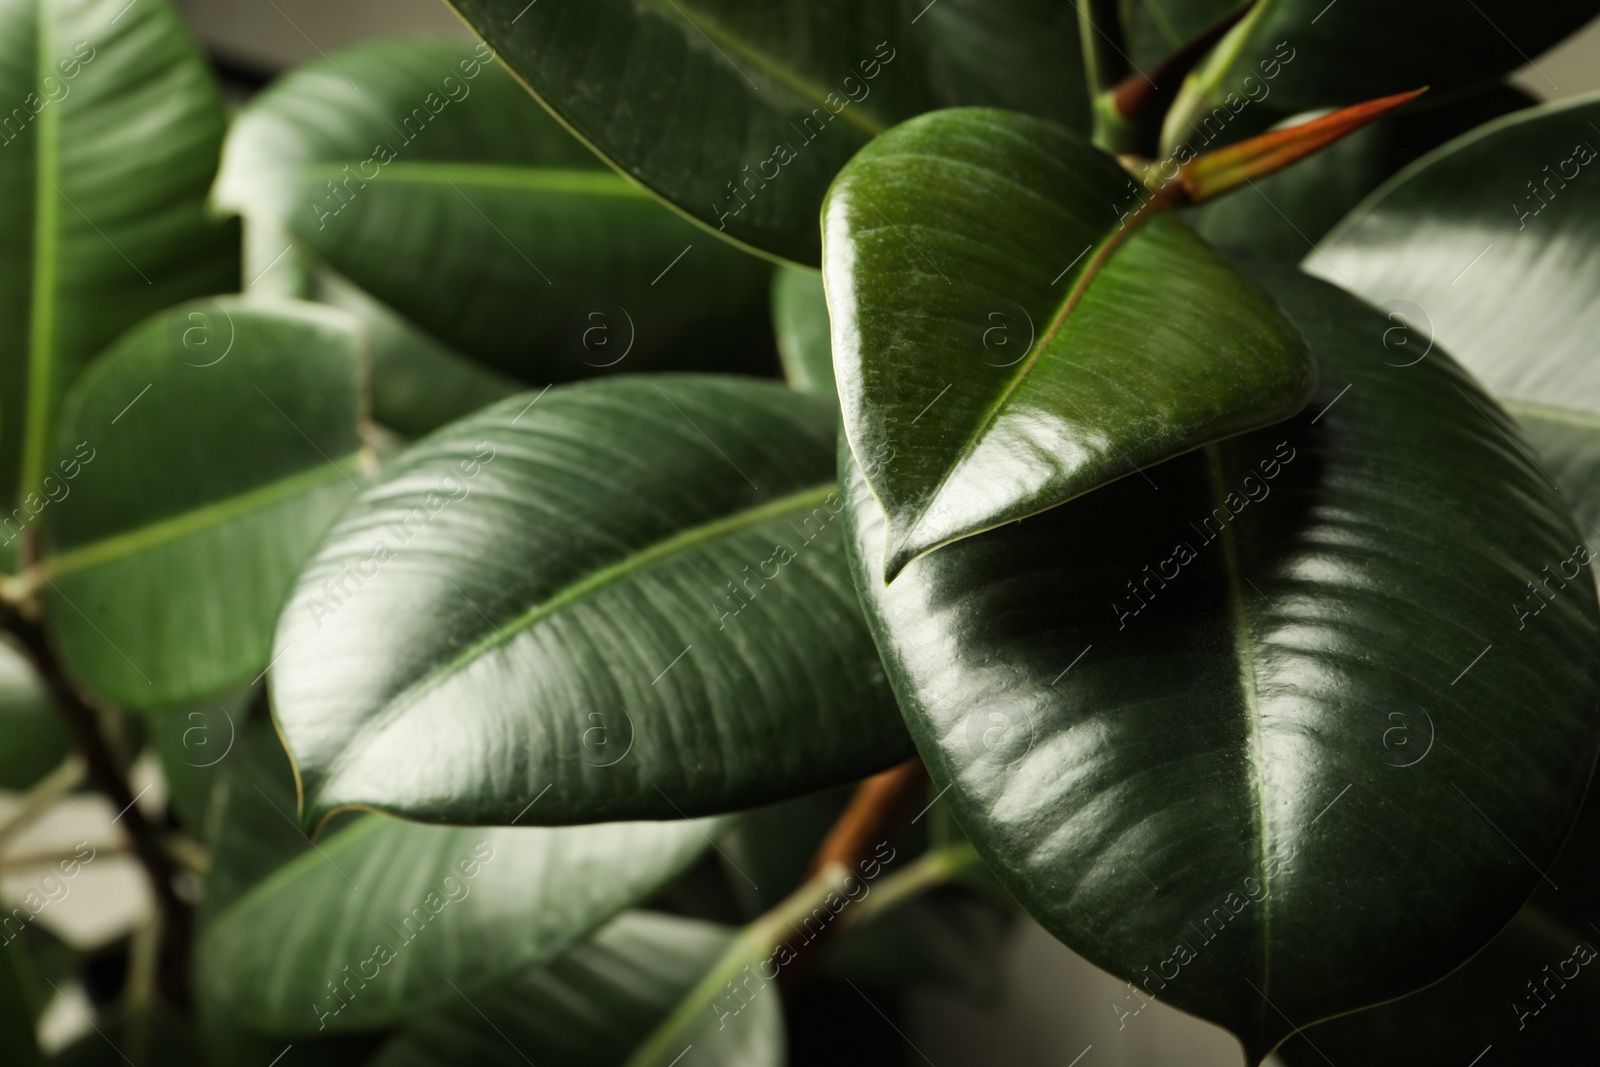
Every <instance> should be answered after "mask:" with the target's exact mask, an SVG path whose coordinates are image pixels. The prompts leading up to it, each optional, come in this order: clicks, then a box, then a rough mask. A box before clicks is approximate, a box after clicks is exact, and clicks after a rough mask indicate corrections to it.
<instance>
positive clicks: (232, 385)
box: [18, 298, 364, 709]
mask: <svg viewBox="0 0 1600 1067" xmlns="http://www.w3.org/2000/svg"><path fill="white" fill-rule="evenodd" d="M363 374H364V369H363V366H362V359H361V351H360V342H359V338H358V336H357V334H356V332H355V324H354V322H353V321H352V320H350V319H349V318H348V317H347V316H345V315H344V314H342V313H340V312H337V311H334V310H332V309H330V308H325V307H320V306H318V305H315V304H293V303H288V302H282V303H278V302H272V303H267V302H248V303H247V302H244V301H241V300H239V299H236V298H224V299H221V300H212V301H205V302H202V303H198V304H188V305H183V306H181V307H178V308H175V309H173V310H172V311H169V312H166V313H164V314H162V315H158V316H156V317H155V318H153V319H150V320H149V321H147V322H145V323H143V324H142V325H140V326H139V327H137V328H136V329H134V330H133V331H131V332H130V333H129V334H127V335H126V336H125V337H123V338H122V339H121V340H120V341H119V342H118V343H117V344H116V345H114V346H113V347H112V348H111V349H110V350H108V351H107V352H106V353H105V354H104V355H103V356H102V357H101V358H100V359H99V360H97V361H96V362H95V363H94V365H93V366H92V367H91V368H90V369H89V370H88V371H87V372H85V374H84V375H83V377H82V378H81V379H80V380H79V382H78V384H77V385H76V386H75V387H74V389H73V392H72V394H71V395H70V396H69V398H68V401H67V404H66V406H65V409H64V411H63V413H62V419H61V431H60V432H61V436H60V445H59V448H58V450H57V452H56V454H55V455H54V456H52V465H51V467H50V469H49V472H48V474H47V476H46V477H45V479H44V481H43V485H42V488H43V492H44V495H43V496H42V497H38V498H30V500H32V501H33V502H34V503H36V504H37V505H38V508H39V513H40V516H41V521H42V523H43V525H44V528H45V535H44V539H43V543H42V546H41V555H40V559H39V561H38V563H36V564H35V565H34V566H33V567H31V568H29V570H28V571H26V572H24V573H23V574H22V575H21V576H19V579H18V581H19V582H20V583H21V584H23V585H25V586H28V587H31V588H35V589H38V590H40V591H42V593H43V595H44V597H45V599H46V603H47V604H48V608H49V612H48V624H49V628H50V633H51V636H52V637H53V638H54V640H55V643H56V645H57V647H58V648H59V649H60V653H61V656H62V658H63V659H64V660H65V661H66V664H67V666H68V668H69V669H70V670H71V671H72V673H73V674H74V675H75V676H76V677H77V678H78V679H79V680H80V681H81V682H82V683H83V684H85V685H86V686H88V687H89V688H90V689H92V690H94V691H95V692H96V693H99V694H101V695H102V696H105V697H106V698H108V699H110V700H113V701H115V702H116V703H118V704H120V705H122V706H124V707H128V708H146V709H148V708H160V707H171V706H173V705H180V704H186V703H191V702H193V701H196V700H200V699H202V698H206V697H210V696H213V695H217V694H221V693H225V692H227V691H229V690H232V689H237V688H239V687H241V686H244V685H247V684H249V682H250V681H251V679H252V678H254V677H256V676H257V675H258V674H260V673H261V671H262V670H263V669H264V668H265V667H266V665H267V661H268V658H269V656H268V649H269V646H270V645H271V640H272V628H273V624H274V623H275V622H276V620H277V615H278V609H279V608H280V607H281V606H282V604H283V597H284V595H285V594H286V593H287V592H288V589H289V586H290V584H291V582H292V581H293V579H294V575H295V573H296V572H297V571H298V569H299V567H300V565H301V563H302V562H303V561H304V559H305V556H306V555H307V554H308V553H309V552H310V550H311V547H312V546H313V545H314V544H315V542H316V539H317V537H318V536H319V535H320V534H321V533H322V532H323V530H324V529H326V527H327V525H328V523H329V522H330V521H332V519H333V517H334V516H335V515H336V514H338V511H339V509H340V508H341V507H342V506H343V505H344V503H345V501H346V500H347V499H348V498H349V497H350V496H351V495H352V494H353V493H354V492H355V488H356V485H357V483H358V482H359V481H361V480H362V473H361V467H362V449H363V444H362V440H361V437H360V432H359V423H360V421H361V419H362V417H363V414H364V413H363V407H364V401H363V385H364V382H363Z"/></svg>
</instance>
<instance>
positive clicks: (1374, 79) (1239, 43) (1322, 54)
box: [1162, 0, 1600, 152]
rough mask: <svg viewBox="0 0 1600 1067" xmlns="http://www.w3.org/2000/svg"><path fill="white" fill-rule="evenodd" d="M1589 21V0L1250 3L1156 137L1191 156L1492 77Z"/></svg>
mask: <svg viewBox="0 0 1600 1067" xmlns="http://www.w3.org/2000/svg"><path fill="white" fill-rule="evenodd" d="M1597 14H1600V4H1596V3H1595V2H1594V0H1553V2H1551V3H1546V4H1541V5H1540V6H1539V7H1538V9H1537V10H1536V11H1530V10H1529V9H1528V8H1527V6H1526V5H1524V4H1521V3H1519V2H1517V0H1473V3H1471V4H1470V5H1468V6H1466V7H1462V6H1460V5H1457V4H1455V3H1453V2H1449V0H1412V2H1410V3H1392V2H1390V0H1337V2H1336V3H1328V2H1327V0H1260V2H1259V3H1257V4H1256V7H1255V10H1254V11H1252V12H1251V13H1250V14H1249V15H1247V16H1246V17H1245V19H1244V21H1242V22H1241V23H1239V25H1238V26H1236V27H1235V28H1234V29H1233V30H1232V31H1231V32H1230V33H1229V34H1228V36H1227V37H1225V38H1223V39H1222V41H1221V42H1220V43H1218V45H1217V47H1216V48H1215V49H1214V50H1213V51H1212V53H1211V56H1210V58H1209V59H1208V60H1207V61H1206V62H1205V63H1204V64H1202V65H1201V66H1200V67H1199V68H1198V69H1196V70H1195V72H1194V73H1193V74H1191V75H1190V76H1189V78H1188V80H1187V81H1186V82H1185V83H1184V88H1183V91H1182V93H1180V95H1179V98H1178V100H1177V101H1176V102H1174V104H1173V106H1172V110H1171V111H1170V112H1169V113H1168V115H1167V121H1166V125H1165V128H1164V129H1163V131H1162V141H1163V144H1165V145H1166V146H1167V149H1168V150H1169V151H1171V150H1173V149H1175V148H1176V146H1177V145H1179V144H1187V145H1189V146H1190V148H1191V149H1193V150H1194V151H1197V152H1203V151H1205V150H1206V147H1207V146H1208V145H1209V144H1210V142H1212V141H1214V140H1217V139H1222V140H1224V141H1233V140H1238V139H1239V137H1240V136H1241V135H1242V134H1245V133H1252V132H1255V131H1256V130H1259V129H1264V128H1265V127H1267V126H1269V125H1271V124H1272V123H1273V122H1274V121H1276V120H1277V118H1279V117H1281V116H1284V115H1292V114H1294V113H1296V112H1300V111H1315V110H1318V109H1321V108H1327V107H1339V106H1344V105H1348V104H1356V103H1360V102H1361V101H1363V100H1371V99H1374V98H1376V97H1379V96H1387V95H1389V94H1391V93H1398V92H1404V91H1405V90H1407V89H1417V88H1421V87H1422V86H1424V85H1426V86H1430V87H1431V88H1432V91H1433V92H1434V93H1438V94H1443V93H1452V92H1455V91H1457V90H1461V89H1466V88H1469V87H1473V86H1479V85H1484V84H1486V83H1490V82H1494V81H1498V80H1499V79H1500V77H1501V76H1502V75H1504V74H1508V73H1510V72H1511V71H1512V70H1515V69H1516V68H1517V67H1520V66H1522V65H1524V64H1526V63H1527V62H1529V58H1528V57H1530V56H1537V55H1538V54H1539V53H1540V52H1542V51H1544V50H1545V49H1546V48H1549V47H1550V46H1551V45H1553V44H1555V43H1556V42H1557V41H1559V40H1561V39H1562V38H1563V37H1565V36H1566V35H1567V34H1569V33H1572V32H1573V31H1574V30H1576V29H1578V27H1580V26H1582V25H1583V24H1584V23H1585V22H1588V21H1589V20H1590V19H1592V18H1594V17H1595V15H1597ZM1546 83H1547V81H1546V80H1542V81H1541V84H1546ZM1548 87H1549V89H1550V90H1552V91H1554V90H1555V89H1556V88H1557V87H1556V85H1555V84H1554V83H1548Z"/></svg>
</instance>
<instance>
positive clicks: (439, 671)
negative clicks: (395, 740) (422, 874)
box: [303, 481, 838, 806]
mask: <svg viewBox="0 0 1600 1067" xmlns="http://www.w3.org/2000/svg"><path fill="white" fill-rule="evenodd" d="M837 491H838V487H837V485H836V484H835V483H834V482H832V481H828V482H823V483H821V484H820V485H815V486H812V487H811V488H809V489H802V490H799V491H797V492H793V493H789V494H786V495H784V496H781V497H776V498H774V499H772V500H769V501H767V502H766V503H765V504H760V505H757V506H755V507H751V508H745V509H744V510H742V511H736V512H734V513H732V514H731V515H724V516H723V517H721V518H719V519H713V520H712V521H710V522H705V523H701V524H700V525H698V526H690V527H688V528H687V529H684V530H680V531H679V532H677V533H675V534H673V535H672V536H670V537H667V538H665V539H663V540H660V541H656V542H654V543H653V544H650V545H647V546H645V547H644V548H641V549H638V550H635V551H633V552H630V553H628V554H627V555H626V556H624V557H622V558H621V559H619V560H617V561H616V562H614V563H610V564H607V565H606V566H604V567H601V568H599V569H598V570H595V571H592V572H590V573H589V574H587V575H585V576H584V577H582V578H579V579H578V580H577V581H574V582H571V583H570V584H568V585H566V586H564V587H562V588H561V589H558V590H556V591H555V592H554V593H552V594H550V595H549V596H548V597H546V598H545V599H544V600H542V601H540V602H539V603H537V604H535V605H533V606H532V607H530V608H528V609H527V610H525V611H524V612H523V613H522V614H521V615H518V616H517V617H516V618H514V619H512V620H511V621H510V622H507V623H505V624H503V625H496V624H495V623H493V622H491V623H490V624H489V625H490V630H489V632H488V633H486V634H485V635H484V636H483V637H481V638H479V639H478V640H477V641H474V642H473V643H472V644H470V645H468V646H467V647H465V648H463V649H462V650H461V651H459V652H457V653H456V654H455V655H454V656H452V657H451V658H450V659H449V660H447V661H446V662H444V663H441V664H440V665H439V666H437V667H435V668H433V669H432V670H430V671H428V672H427V673H426V674H424V675H423V676H421V677H420V678H418V679H417V680H416V681H413V682H411V683H409V684H408V685H406V686H405V688H403V689H401V690H400V691H399V692H398V693H396V694H395V695H394V696H393V697H391V698H390V699H389V700H388V701H387V702H386V703H385V704H384V705H383V706H382V707H380V708H379V709H377V710H376V712H375V713H374V714H372V715H370V716H369V717H367V719H366V720H365V721H364V722H362V724H361V726H360V727H359V728H358V729H357V730H356V732H355V733H354V735H352V736H351V738H350V739H349V741H347V742H346V743H345V745H344V747H343V749H342V750H341V751H340V753H339V755H338V756H337V757H336V758H335V759H334V760H333V761H332V762H331V763H330V764H329V766H328V769H327V770H326V771H325V772H324V773H323V774H322V775H321V781H320V783H319V784H318V786H317V791H316V793H315V794H314V795H313V796H308V797H306V798H305V801H304V804H303V806H304V805H309V804H310V803H311V802H312V801H313V800H315V799H317V798H319V797H320V796H321V795H322V792H323V790H324V789H325V788H326V787H327V785H328V783H330V782H332V781H334V780H336V779H337V778H338V776H339V774H340V773H341V772H342V771H343V770H344V769H345V767H346V766H348V765H349V763H350V762H351V761H352V760H353V759H355V758H356V756H357V755H358V754H359V753H360V752H361V751H362V750H363V748H364V747H365V744H366V742H367V741H368V740H369V739H371V738H373V737H376V736H377V735H378V734H380V733H381V732H382V731H384V730H385V729H387V728H388V727H389V725H390V724H391V723H393V722H394V721H395V720H396V719H398V718H399V717H400V716H401V715H403V714H404V713H405V712H406V711H407V710H408V709H409V708H410V707H411V706H412V705H414V704H416V703H417V702H418V701H420V700H421V699H422V698H423V697H424V696H426V695H427V693H428V692H429V691H430V690H432V689H433V688H435V687H436V686H438V685H439V684H441V683H442V682H443V681H445V680H446V679H448V678H450V677H452V676H453V675H455V674H457V673H459V672H460V671H461V670H462V669H463V668H465V667H466V666H467V665H468V664H469V663H472V662H473V661H474V660H476V659H478V658H480V657H482V656H484V655H486V654H487V653H489V652H490V651H492V650H494V649H496V648H500V647H502V646H504V645H508V644H510V643H511V640H512V638H513V637H515V636H516V635H517V634H520V633H522V632H523V631H525V630H528V629H531V628H532V627H533V626H535V625H537V624H538V623H540V622H542V621H544V620H545V619H547V618H549V617H550V616H551V615H553V614H555V613H556V612H558V611H560V610H562V609H564V608H566V607H568V606H569V605H571V604H574V603H576V602H578V601H579V600H582V599H584V598H586V597H589V596H592V595H594V594H595V593H597V592H599V591H600V590H602V589H604V588H606V587H607V586H609V585H613V584H615V583H617V582H620V581H622V580H624V579H626V578H629V577H632V576H633V575H635V574H638V573H640V572H641V571H644V570H647V569H648V568H650V567H651V566H653V565H655V564H657V563H660V562H661V561H662V560H665V559H668V558H670V557H672V556H674V555H676V554H678V553H681V552H687V551H690V550H692V549H694V548H697V547H699V546H701V545H703V544H707V543H709V542H711V541H714V540H716V539H718V538H721V537H726V536H729V535H732V534H735V533H738V532H740V531H742V530H745V529H748V528H750V527H752V526H757V525H759V524H761V523H763V522H766V521H768V520H769V519H775V518H779V517H781V516H783V515H786V514H789V513H791V512H794V511H799V510H801V509H803V508H806V507H810V506H814V505H816V504H820V503H822V502H824V501H826V500H827V499H828V497H830V496H832V495H833V494H834V493H835V492H837Z"/></svg>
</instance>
